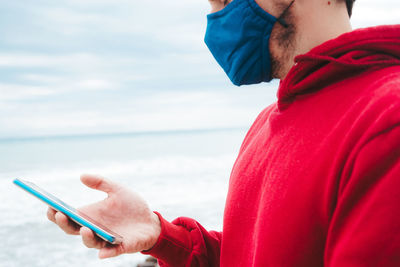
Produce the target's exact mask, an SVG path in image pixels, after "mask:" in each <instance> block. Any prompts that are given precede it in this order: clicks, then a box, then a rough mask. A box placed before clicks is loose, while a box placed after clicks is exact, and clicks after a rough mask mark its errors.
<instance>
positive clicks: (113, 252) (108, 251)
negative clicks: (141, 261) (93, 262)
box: [99, 245, 123, 259]
mask: <svg viewBox="0 0 400 267" xmlns="http://www.w3.org/2000/svg"><path fill="white" fill-rule="evenodd" d="M121 254H123V251H122V247H121V245H117V246H105V247H104V248H102V249H100V251H99V258H100V259H106V258H112V257H117V256H119V255H121Z"/></svg>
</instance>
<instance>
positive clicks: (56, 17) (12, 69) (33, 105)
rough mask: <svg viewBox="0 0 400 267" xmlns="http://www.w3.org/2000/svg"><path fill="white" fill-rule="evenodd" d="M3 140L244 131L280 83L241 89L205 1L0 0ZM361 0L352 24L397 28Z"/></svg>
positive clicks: (378, 4)
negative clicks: (218, 56)
mask: <svg viewBox="0 0 400 267" xmlns="http://www.w3.org/2000/svg"><path fill="white" fill-rule="evenodd" d="M0 7H1V9H0V10H1V11H0V12H1V15H0V33H1V37H0V138H18V137H27V136H52V135H78V134H97V133H125V132H138V131H168V130H185V129H211V128H242V127H248V126H249V125H250V124H251V122H252V121H253V120H254V119H255V117H256V116H257V114H258V113H259V112H260V111H261V110H262V109H263V108H265V107H266V106H267V105H269V104H271V103H272V102H274V101H275V95H276V89H277V87H278V82H277V81H274V82H273V83H271V84H265V83H264V84H261V85H255V86H244V87H235V86H233V85H231V84H230V82H229V80H228V78H227V77H226V76H225V74H224V73H223V71H222V69H221V68H220V67H219V66H218V65H217V63H216V62H215V60H214V59H213V57H212V55H211V54H210V53H209V51H208V50H207V48H206V46H205V44H204V42H203V39H204V33H205V29H206V14H207V13H208V12H209V4H208V1H207V0H190V1H178V0H170V1H166V0H153V1H142V0H141V1H139V0H84V1H81V0H57V1H54V0H35V1H31V0H18V1H9V0H0ZM399 14H400V1H398V0H380V1H376V0H358V1H356V3H355V7H354V15H353V18H352V24H353V27H354V28H360V27H368V26H373V25H381V24H395V23H399V20H400V17H399Z"/></svg>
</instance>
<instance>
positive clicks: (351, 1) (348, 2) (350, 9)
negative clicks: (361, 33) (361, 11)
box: [346, 0, 356, 17]
mask: <svg viewBox="0 0 400 267" xmlns="http://www.w3.org/2000/svg"><path fill="white" fill-rule="evenodd" d="M355 1H356V0H346V7H347V13H349V17H351V14H352V13H353V4H354V2H355Z"/></svg>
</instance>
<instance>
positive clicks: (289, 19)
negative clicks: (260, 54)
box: [270, 10, 297, 78]
mask: <svg viewBox="0 0 400 267" xmlns="http://www.w3.org/2000/svg"><path fill="white" fill-rule="evenodd" d="M282 18H283V19H284V20H285V21H286V23H287V24H288V27H287V28H285V27H283V26H282V25H276V26H277V27H276V29H274V30H273V31H272V33H271V37H270V43H271V42H274V44H275V47H276V48H277V49H274V50H271V52H270V54H271V75H272V77H273V78H283V77H284V76H286V74H287V71H288V66H287V64H288V63H289V62H291V59H292V58H293V56H294V52H295V44H296V43H295V37H296V33H297V31H296V27H295V24H294V23H293V21H294V19H293V16H292V13H291V12H290V10H288V11H287V12H286V13H285V14H284V15H283V17H282ZM277 23H279V22H277Z"/></svg>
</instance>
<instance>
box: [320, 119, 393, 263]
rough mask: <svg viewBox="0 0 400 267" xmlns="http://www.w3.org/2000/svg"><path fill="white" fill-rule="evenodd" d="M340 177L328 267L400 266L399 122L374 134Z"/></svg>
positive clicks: (328, 254)
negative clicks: (344, 176) (347, 170)
mask: <svg viewBox="0 0 400 267" xmlns="http://www.w3.org/2000/svg"><path fill="white" fill-rule="evenodd" d="M354 158H355V159H354V160H353V161H352V163H351V164H353V166H352V167H351V168H350V170H351V171H350V172H348V173H347V174H346V177H347V179H346V180H345V181H341V184H340V185H339V192H338V198H337V205H336V209H335V211H334V213H333V215H332V220H331V225H330V228H329V232H328V237H327V241H326V249H325V266H328V267H339V266H340V267H349V266H352V267H361V266H363V267H365V266H385V267H392V266H393V267H394V266H400V212H399V207H400V125H399V124H398V125H395V126H393V127H391V128H389V129H386V130H385V131H382V132H380V133H378V134H377V135H375V136H374V137H372V138H370V140H369V141H368V142H367V143H366V144H365V145H363V146H362V148H361V149H360V150H359V151H358V152H357V153H356V156H355V157H354Z"/></svg>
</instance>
